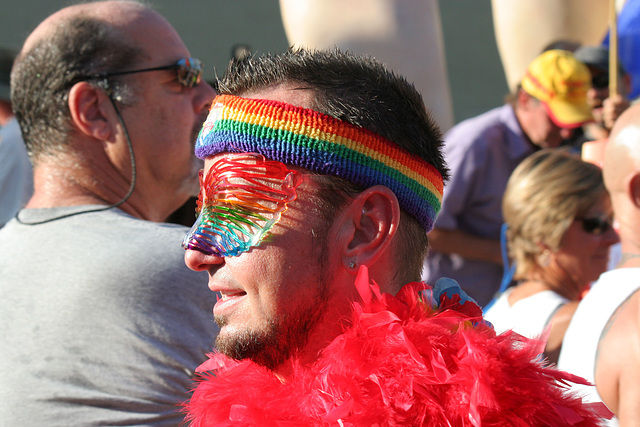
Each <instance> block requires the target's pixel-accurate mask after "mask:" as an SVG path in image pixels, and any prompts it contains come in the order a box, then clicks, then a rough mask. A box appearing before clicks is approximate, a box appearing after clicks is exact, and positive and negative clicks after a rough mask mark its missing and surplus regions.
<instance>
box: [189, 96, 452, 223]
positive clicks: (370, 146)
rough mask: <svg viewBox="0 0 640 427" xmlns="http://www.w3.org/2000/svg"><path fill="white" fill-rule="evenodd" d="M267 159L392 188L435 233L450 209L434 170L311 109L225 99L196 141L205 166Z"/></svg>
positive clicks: (215, 107)
mask: <svg viewBox="0 0 640 427" xmlns="http://www.w3.org/2000/svg"><path fill="white" fill-rule="evenodd" d="M222 152H230V153H259V154H262V155H263V156H265V157H267V158H269V159H272V160H277V161H279V162H282V163H285V164H289V165H294V166H298V167H301V168H304V169H307V170H310V171H313V172H315V173H318V174H322V175H335V176H339V177H341V178H344V179H346V180H348V181H350V182H352V183H354V184H356V185H359V186H362V187H364V188H368V187H372V186H374V185H378V184H381V185H384V186H386V187H388V188H390V189H391V190H392V191H393V192H394V193H395V195H396V197H397V198H398V202H399V204H400V207H401V208H403V209H404V210H405V211H406V212H407V213H409V214H411V215H413V216H414V217H415V218H417V219H418V221H419V222H420V223H421V224H422V225H423V227H424V228H425V229H426V230H427V232H429V231H431V229H432V228H433V224H434V222H435V219H436V216H437V215H438V212H439V211H440V206H441V203H442V189H443V185H444V183H443V180H442V175H441V174H440V173H439V172H438V170H437V169H436V168H435V167H434V166H433V165H431V164H429V163H427V162H426V161H425V160H423V159H421V158H420V157H418V156H416V155H413V154H411V153H409V152H408V151H406V150H404V149H402V148H400V147H399V146H397V145H396V144H395V143H393V142H391V141H389V140H387V139H386V138H383V137H382V136H380V135H377V134H375V133H373V132H371V131H369V130H367V129H364V128H360V127H357V126H354V125H352V124H350V123H347V122H344V121H342V120H338V119H336V118H333V117H331V116H327V115H325V114H322V113H319V112H317V111H314V110H310V109H307V108H302V107H296V106H293V105H291V104H287V103H284V102H278V101H270V100H264V99H247V98H240V97H237V96H233V95H219V96H217V97H216V98H215V99H214V101H213V105H212V107H211V111H210V112H209V117H207V120H206V122H205V123H204V125H203V127H202V130H201V131H200V134H199V135H198V139H197V141H196V156H197V157H199V158H200V159H204V158H206V157H210V156H213V155H215V154H217V153H222Z"/></svg>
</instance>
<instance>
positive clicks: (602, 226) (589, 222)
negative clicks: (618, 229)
mask: <svg viewBox="0 0 640 427" xmlns="http://www.w3.org/2000/svg"><path fill="white" fill-rule="evenodd" d="M576 220H578V221H580V222H582V229H583V230H584V231H585V232H587V233H589V234H596V235H597V234H603V233H606V232H607V231H609V229H610V228H612V227H613V219H609V218H607V219H602V218H597V217H594V218H576Z"/></svg>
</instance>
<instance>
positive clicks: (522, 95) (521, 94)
mask: <svg viewBox="0 0 640 427" xmlns="http://www.w3.org/2000/svg"><path fill="white" fill-rule="evenodd" d="M533 99H534V98H533V97H532V96H531V95H529V94H528V93H527V92H525V90H524V89H520V90H518V93H517V94H516V102H517V104H518V106H519V108H521V109H528V108H529V106H530V105H531V101H532V100H533Z"/></svg>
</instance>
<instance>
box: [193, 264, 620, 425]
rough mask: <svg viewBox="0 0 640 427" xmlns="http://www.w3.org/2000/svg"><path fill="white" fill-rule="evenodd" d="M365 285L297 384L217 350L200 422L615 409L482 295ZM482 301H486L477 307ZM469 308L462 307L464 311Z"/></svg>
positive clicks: (492, 421) (539, 421) (567, 420)
mask: <svg viewBox="0 0 640 427" xmlns="http://www.w3.org/2000/svg"><path fill="white" fill-rule="evenodd" d="M356 286H357V288H358V290H359V292H360V293H361V295H362V300H363V302H362V303H355V304H354V310H353V321H352V323H351V326H350V327H348V328H347V329H346V330H345V331H344V332H343V333H342V334H341V335H339V336H338V337H337V338H336V339H335V340H333V341H332V342H331V343H330V344H329V346H328V347H327V348H326V349H325V350H324V351H323V353H322V355H321V356H320V358H319V359H318V360H317V361H316V362H315V363H314V364H313V365H312V366H306V367H303V366H300V365H299V364H298V365H296V366H297V367H296V368H295V369H294V372H293V375H292V376H291V378H290V379H289V380H287V381H286V382H284V383H283V382H281V381H280V380H279V379H278V378H277V377H276V376H275V375H274V374H273V373H272V372H270V371H269V370H267V369H265V368H263V367H261V366H258V365H256V364H255V363H253V362H251V361H248V360H244V361H240V362H238V361H233V360H230V359H228V358H227V357H225V356H223V355H221V354H217V353H216V354H211V355H210V360H209V361H207V362H205V363H204V364H203V365H202V366H201V367H200V369H199V370H200V371H205V372H202V379H201V381H200V382H199V384H198V386H197V388H196V390H195V391H194V394H193V397H192V398H191V400H190V402H188V403H187V404H186V408H185V410H186V411H187V418H186V419H187V420H188V421H191V422H192V424H191V425H192V426H194V427H200V426H227V425H229V426H230V425H234V426H238V425H244V426H283V427H285V426H300V425H304V426H305V427H311V426H332V425H333V426H337V425H340V426H409V425H411V426H428V427H429V426H433V427H435V426H438V427H441V426H465V427H466V426H474V427H477V426H597V425H600V422H601V421H602V418H601V417H602V416H604V417H610V416H611V414H610V413H609V412H608V410H606V408H604V406H603V405H601V404H600V405H597V404H584V403H582V401H581V399H580V398H579V397H577V396H574V395H571V394H570V392H569V391H568V386H567V382H569V381H582V380H581V379H580V378H577V377H575V376H571V375H569V374H566V373H564V372H561V371H558V370H556V369H554V368H552V367H549V366H546V365H545V364H544V362H543V361H542V360H541V359H540V357H539V354H540V345H541V343H540V342H539V341H534V340H529V339H526V338H524V337H522V336H520V335H517V334H515V333H513V332H507V333H504V334H502V335H498V336H496V334H495V332H494V331H493V329H492V328H491V326H490V325H488V324H487V323H486V322H483V321H482V317H481V315H480V313H481V311H479V308H478V309H477V310H476V309H475V308H474V307H472V305H475V303H473V301H466V302H464V303H461V302H460V298H459V297H458V298H456V296H455V295H454V296H453V297H452V298H449V297H441V298H440V301H439V302H440V307H439V308H432V307H431V306H430V305H429V304H426V303H424V302H422V301H420V298H419V295H421V291H424V290H428V289H429V287H428V285H426V284H423V283H411V284H409V285H406V286H405V287H404V288H403V289H402V291H401V292H400V293H399V294H398V295H397V296H395V297H393V296H391V295H388V294H381V293H380V291H379V288H378V287H377V286H376V285H375V284H371V283H369V279H368V272H367V271H366V268H364V269H362V270H361V272H360V274H359V276H358V278H357V280H356ZM476 307H477V306H476ZM458 310H459V311H458Z"/></svg>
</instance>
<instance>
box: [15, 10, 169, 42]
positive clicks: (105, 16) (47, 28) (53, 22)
mask: <svg viewBox="0 0 640 427" xmlns="http://www.w3.org/2000/svg"><path fill="white" fill-rule="evenodd" d="M148 15H157V16H158V17H160V18H162V17H161V16H160V15H158V14H157V13H155V12H153V11H152V10H150V9H149V8H147V7H146V6H144V5H143V4H142V3H139V2H136V1H130V0H110V1H99V2H92V3H83V4H77V5H73V6H69V7H65V8H64V9H60V10H59V11H57V12H55V13H54V14H52V15H50V16H49V17H47V18H46V19H45V20H44V21H42V22H41V23H40V24H39V25H38V26H37V27H36V28H35V30H33V31H32V32H31V34H30V35H29V36H28V37H27V39H26V40H25V42H24V45H23V47H22V52H27V51H29V50H31V49H32V48H33V47H34V46H35V45H36V44H37V43H38V42H39V41H41V40H43V39H45V38H47V37H51V36H52V35H55V33H56V32H57V31H59V30H60V29H59V27H60V26H62V25H65V23H66V22H68V21H69V20H73V19H77V18H79V17H84V18H94V19H99V20H101V21H103V22H105V23H108V24H109V25H111V26H113V27H114V28H122V29H124V28H127V27H128V26H130V25H132V24H134V23H135V22H136V21H137V20H139V19H142V18H143V17H145V16H148ZM162 19H164V18H162Z"/></svg>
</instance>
